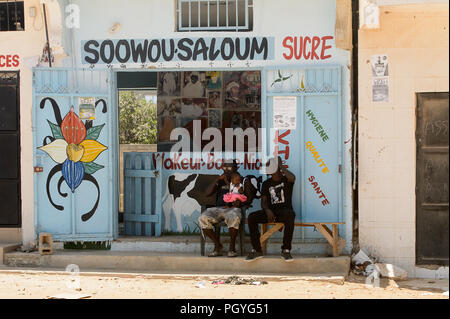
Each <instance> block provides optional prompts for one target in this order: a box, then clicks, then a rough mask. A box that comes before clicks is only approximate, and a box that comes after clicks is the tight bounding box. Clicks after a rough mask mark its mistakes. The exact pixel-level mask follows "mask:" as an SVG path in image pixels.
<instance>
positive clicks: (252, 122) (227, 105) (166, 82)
mask: <svg viewBox="0 0 450 319" xmlns="http://www.w3.org/2000/svg"><path fill="white" fill-rule="evenodd" d="M157 104H158V142H159V143H173V142H170V133H171V131H172V130H173V129H174V128H177V127H183V128H186V129H187V130H188V131H189V132H190V133H191V134H192V126H193V120H201V125H202V131H203V130H205V129H206V128H208V127H216V128H219V129H221V130H222V133H224V129H225V128H227V127H231V128H237V127H241V128H242V129H244V130H245V129H246V128H249V127H252V128H254V129H255V130H257V129H258V128H259V127H261V73H260V71H220V72H219V71H201V72H199V71H189V72H188V71H185V72H159V73H158V103H157ZM191 136H192V135H191Z"/></svg>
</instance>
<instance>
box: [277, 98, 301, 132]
mask: <svg viewBox="0 0 450 319" xmlns="http://www.w3.org/2000/svg"><path fill="white" fill-rule="evenodd" d="M273 127H274V128H275V129H282V130H295V128H296V127H297V97H295V96H275V97H274V98H273Z"/></svg>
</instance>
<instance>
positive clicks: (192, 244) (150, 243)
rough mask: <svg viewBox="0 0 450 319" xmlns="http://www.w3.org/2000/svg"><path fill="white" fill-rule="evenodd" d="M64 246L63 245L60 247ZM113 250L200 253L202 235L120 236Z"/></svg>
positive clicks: (273, 245)
mask: <svg viewBox="0 0 450 319" xmlns="http://www.w3.org/2000/svg"><path fill="white" fill-rule="evenodd" d="M221 242H222V243H223V244H224V247H225V249H226V248H227V246H228V243H229V237H227V236H222V237H221ZM281 245H282V240H281V239H270V241H269V243H268V244H267V253H268V254H279V253H280V252H281ZM244 246H245V251H246V252H249V251H250V250H251V249H252V247H251V245H250V239H249V238H246V239H245V244H244ZM60 248H62V247H60ZM236 248H237V250H238V251H239V240H237V246H236ZM213 249H214V245H213V244H212V243H211V242H210V241H209V239H208V241H207V242H206V246H205V250H206V252H210V251H212V250H213ZM111 251H149V252H160V253H165V252H169V253H192V254H200V236H164V237H157V238H155V237H147V238H146V237H120V238H118V239H117V240H115V241H113V242H112V243H111ZM291 252H292V254H296V255H314V256H328V255H331V254H332V250H331V246H330V245H329V244H328V243H327V242H325V241H320V240H315V241H311V242H295V241H294V242H293V243H292V250H291Z"/></svg>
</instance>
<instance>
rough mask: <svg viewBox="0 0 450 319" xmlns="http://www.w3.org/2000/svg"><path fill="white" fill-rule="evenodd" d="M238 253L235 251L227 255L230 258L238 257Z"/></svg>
mask: <svg viewBox="0 0 450 319" xmlns="http://www.w3.org/2000/svg"><path fill="white" fill-rule="evenodd" d="M237 255H238V254H237V252H235V251H234V250H230V251H229V252H228V254H227V256H228V257H237Z"/></svg>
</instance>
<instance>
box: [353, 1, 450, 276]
mask: <svg viewBox="0 0 450 319" xmlns="http://www.w3.org/2000/svg"><path fill="white" fill-rule="evenodd" d="M448 14H449V12H448V5H445V4H436V5H431V4H426V5H407V6H386V7H380V28H379V29H373V30H367V29H364V30H360V31H359V118H358V123H359V240H360V246H361V247H364V248H366V249H367V250H368V251H369V252H370V253H371V254H373V255H374V256H375V257H377V258H379V259H381V260H382V261H384V262H390V263H394V264H395V265H397V266H400V267H403V268H405V269H406V270H407V271H408V273H409V275H410V276H413V277H421V276H423V277H435V276H437V277H439V276H443V277H447V278H448V267H441V268H440V269H438V268H439V267H435V268H436V269H438V270H436V269H434V270H433V269H430V268H425V267H416V266H415V245H416V242H415V241H416V235H415V228H416V223H415V218H416V197H415V192H416V191H415V187H416V179H415V177H416V139H415V129H416V113H415V112H416V101H415V93H416V92H448V87H449V73H448V72H449V71H448V67H449V65H448V48H449V38H448V26H449V25H448ZM375 54H387V55H388V60H389V102H386V103H382V102H378V103H373V102H372V91H371V90H372V82H371V81H372V70H371V64H370V58H371V56H372V55H375Z"/></svg>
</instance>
